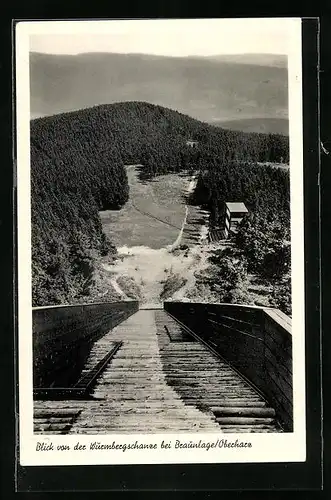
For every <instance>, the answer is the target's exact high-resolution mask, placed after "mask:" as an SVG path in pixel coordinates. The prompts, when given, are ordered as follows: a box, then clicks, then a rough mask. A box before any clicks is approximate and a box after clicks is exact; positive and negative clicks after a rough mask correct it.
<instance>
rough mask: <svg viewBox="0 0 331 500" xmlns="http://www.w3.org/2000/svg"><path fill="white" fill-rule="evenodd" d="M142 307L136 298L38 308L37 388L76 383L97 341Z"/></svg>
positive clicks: (34, 314)
mask: <svg viewBox="0 0 331 500" xmlns="http://www.w3.org/2000/svg"><path fill="white" fill-rule="evenodd" d="M138 308H139V305H138V302H135V301H132V302H131V301H130V302H115V303H101V304H88V305H78V306H60V307H58V306H57V307H42V308H34V309H33V311H32V320H33V381H34V388H38V387H61V386H69V385H71V384H72V383H74V382H75V381H76V380H77V379H78V377H79V375H80V373H81V370H82V368H83V366H84V363H85V361H86V359H87V356H88V354H89V352H90V350H91V347H92V345H93V342H95V341H96V340H97V339H99V338H100V337H102V336H103V335H104V334H106V333H107V332H108V331H109V330H111V329H112V328H114V327H115V326H116V325H118V324H119V323H121V322H122V321H124V320H125V319H126V318H128V317H129V316H131V315H132V314H133V313H134V312H136V311H137V310H138Z"/></svg>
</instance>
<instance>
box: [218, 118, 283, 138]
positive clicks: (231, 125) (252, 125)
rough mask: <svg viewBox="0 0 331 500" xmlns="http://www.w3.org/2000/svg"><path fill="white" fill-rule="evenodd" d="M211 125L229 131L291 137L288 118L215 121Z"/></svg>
mask: <svg viewBox="0 0 331 500" xmlns="http://www.w3.org/2000/svg"><path fill="white" fill-rule="evenodd" d="M211 125H215V126H216V127H222V128H225V129H228V130H240V131H242V132H258V133H270V134H281V135H289V122H288V120H287V119H286V118H246V120H226V121H222V120H220V121H214V122H212V123H211Z"/></svg>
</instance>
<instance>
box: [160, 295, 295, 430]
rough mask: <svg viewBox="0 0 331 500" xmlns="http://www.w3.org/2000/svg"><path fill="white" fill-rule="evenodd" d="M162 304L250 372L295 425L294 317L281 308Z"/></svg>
mask: <svg viewBox="0 0 331 500" xmlns="http://www.w3.org/2000/svg"><path fill="white" fill-rule="evenodd" d="M164 308H165V310H166V311H168V312H169V313H170V314H171V315H172V316H174V317H175V318H176V319H177V320H179V321H180V322H182V323H183V324H184V325H186V326H187V327H188V328H190V329H191V330H192V331H193V332H195V333H196V334H198V335H199V337H200V338H201V339H202V340H204V341H205V342H206V343H207V344H208V345H209V346H210V347H211V348H212V349H214V350H215V351H216V352H217V353H218V354H220V355H221V356H222V357H223V358H224V359H226V360H227V361H228V362H229V363H230V364H231V366H233V368H235V369H236V370H238V371H239V372H240V373H241V374H242V375H243V376H244V377H246V378H247V379H248V380H249V381H250V382H251V383H252V384H253V385H254V386H255V387H256V388H257V389H258V390H259V391H260V392H261V393H262V394H263V395H264V396H265V398H266V399H267V400H268V402H269V404H270V405H271V406H273V407H274V408H275V410H276V412H277V415H278V418H279V419H280V421H281V422H282V424H283V426H284V429H285V430H287V431H292V430H293V394H292V393H293V390H292V335H291V320H290V318H289V317H288V316H286V315H285V314H283V313H281V311H279V310H277V309H271V308H270V309H269V308H268V309H267V308H266V309H264V308H259V307H250V306H241V305H232V304H192V303H181V302H165V304H164Z"/></svg>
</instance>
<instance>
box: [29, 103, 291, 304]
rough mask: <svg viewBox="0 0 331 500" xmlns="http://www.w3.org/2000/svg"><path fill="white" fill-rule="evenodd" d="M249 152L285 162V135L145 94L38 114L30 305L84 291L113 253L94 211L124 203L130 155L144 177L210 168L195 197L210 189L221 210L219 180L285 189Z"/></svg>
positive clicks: (33, 144)
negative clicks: (214, 120) (230, 124)
mask: <svg viewBox="0 0 331 500" xmlns="http://www.w3.org/2000/svg"><path fill="white" fill-rule="evenodd" d="M188 139H193V140H196V141H198V147H197V148H196V149H192V148H190V147H189V146H187V144H186V143H187V140H188ZM252 161H260V162H264V161H271V162H272V161H274V162H282V161H283V162H287V161H288V138H286V137H283V136H278V135H266V134H245V133H241V132H233V131H226V130H223V129H220V128H217V127H213V126H210V125H208V124H205V123H202V122H199V121H198V120H195V119H193V118H190V117H188V116H185V115H182V114H180V113H178V112H176V111H172V110H169V109H166V108H162V107H161V106H154V105H152V104H148V103H141V102H128V103H118V104H112V105H102V106H97V107H94V108H89V109H84V110H81V111H77V112H71V113H65V114H61V115H55V116H51V117H46V118H40V119H37V120H33V121H32V122H31V183H32V186H31V187H32V250H33V304H34V305H35V306H36V305H46V304H56V303H65V302H72V301H74V300H76V299H78V298H80V297H82V296H84V295H86V296H87V297H88V295H89V293H90V287H91V279H92V274H93V269H94V263H95V259H96V258H98V256H100V255H102V254H105V253H107V252H108V251H109V250H111V251H113V252H115V249H114V248H113V247H112V246H111V243H110V242H108V241H107V239H106V237H105V236H104V234H103V232H102V227H101V222H100V218H99V214H98V211H99V210H104V209H110V208H112V209H114V208H115V209H116V208H119V207H121V206H122V205H123V204H124V203H125V202H126V201H127V200H128V196H129V192H128V182H127V176H126V172H125V168H124V165H125V164H138V163H141V164H142V165H143V166H144V168H143V176H145V177H150V176H154V175H157V174H161V173H163V174H164V173H167V172H170V171H179V170H181V169H186V168H189V167H191V168H194V169H201V172H205V171H206V170H207V171H208V173H207V174H205V173H204V175H203V176H201V178H200V180H199V190H198V191H197V196H202V197H203V195H202V194H201V193H202V191H203V189H205V192H206V193H207V192H208V193H209V194H208V195H207V198H208V200H205V199H204V202H207V203H208V204H209V205H210V208H211V209H212V210H213V212H214V213H215V214H216V212H217V210H218V206H219V204H220V203H221V199H220V198H219V197H218V194H217V193H219V192H220V189H222V188H221V184H220V183H222V182H225V183H228V185H231V183H232V181H233V179H235V180H236V181H235V182H236V183H237V184H235V185H236V186H237V185H238V186H240V185H241V188H240V189H241V191H242V192H243V193H244V192H245V193H246V190H247V186H248V185H250V194H249V196H251V197H254V193H258V192H261V193H262V192H264V191H265V189H268V191H269V192H272V193H275V192H276V193H277V194H278V193H281V192H282V189H283V186H285V188H286V186H287V184H286V182H287V181H286V180H285V175H284V176H283V175H282V174H279V173H278V171H275V173H274V174H272V176H273V178H270V179H269V177H268V176H267V177H268V180H263V179H264V173H263V172H264V171H263V167H261V168H260V169H256V170H252V169H254V168H255V167H252V166H250V165H249V164H248V163H249V162H252ZM242 162H246V164H245V165H244V164H243V163H242ZM234 165H236V167H234ZM234 168H235V172H236V173H235V177H233V178H232V177H231V175H232V174H231V172H233V171H234ZM254 172H256V174H255V177H254V176H253V173H254ZM242 176H243V177H242ZM245 176H246V177H245ZM272 176H271V177H272ZM283 177H284V179H283ZM240 178H242V179H244V180H241V181H240ZM245 179H246V180H245ZM254 179H255V180H254ZM240 183H241V184H240ZM257 186H260V188H261V189H260V191H259V190H256V188H257ZM275 186H276V188H277V189H276V188H275ZM200 188H201V189H200ZM231 189H236V188H234V187H233V186H232V187H231ZM240 189H239V188H238V192H240ZM275 189H276V191H275ZM245 196H246V194H245ZM256 196H257V197H258V198H259V200H260V199H262V198H261V196H260V197H259V195H256ZM273 196H274V194H273ZM275 196H276V195H275ZM275 196H274V197H275ZM284 196H285V197H286V196H287V194H286V192H285V194H284ZM243 197H244V194H243ZM245 199H246V198H245ZM259 200H258V201H256V203H260V201H259ZM227 201H228V200H227ZM279 202H280V203H281V204H282V201H281V200H280V201H279ZM254 203H255V202H254Z"/></svg>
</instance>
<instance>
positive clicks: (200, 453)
mask: <svg viewBox="0 0 331 500" xmlns="http://www.w3.org/2000/svg"><path fill="white" fill-rule="evenodd" d="M211 21H212V20H211ZM232 21H233V20H232ZM241 21H243V20H241ZM260 21H261V22H263V19H261V20H260ZM282 21H284V22H288V24H289V31H290V36H291V43H290V51H289V53H288V64H289V117H290V157H291V169H290V173H291V225H292V232H291V239H292V282H293V284H292V287H293V288H292V299H293V319H292V337H293V386H294V432H293V433H284V434H281V433H280V434H237V435H233V434H217V433H213V434H202V433H201V434H180V435H173V434H164V435H156V434H155V435H136V436H132V435H131V436H130V435H123V434H122V435H115V434H114V435H111V436H110V435H97V436H90V435H89V436H86V435H67V436H48V437H47V436H42V437H41V436H34V435H33V399H32V314H31V305H32V304H31V223H30V220H31V218H30V212H31V208H30V163H29V161H30V143H29V132H30V109H29V108H30V103H29V101H30V99H29V96H30V89H29V36H30V35H31V34H37V33H46V34H55V33H86V34H87V35H91V34H92V33H98V34H100V33H107V30H108V28H109V23H110V22H113V21H56V22H50V21H46V22H25V21H22V22H19V23H18V24H17V25H16V92H17V195H18V196H17V200H18V206H17V214H18V286H19V294H18V295H19V296H18V318H19V328H18V334H19V339H18V349H19V415H20V418H19V434H20V436H19V438H20V440H19V442H20V448H19V455H20V464H21V465H23V466H27V465H43V466H44V465H92V464H93V465H99V464H100V465H101V464H158V463H174V464H176V463H177V464H179V463H229V462H231V463H242V462H284V461H286V462H294V461H295V462H303V461H305V459H306V418H305V336H304V332H305V322H304V271H303V270H304V223H303V214H304V211H303V208H304V207H303V149H302V147H303V145H302V70H301V19H299V18H294V19H283V20H282ZM121 22H122V21H121ZM123 22H126V21H123ZM222 438H224V439H227V440H228V442H229V441H235V440H236V439H238V440H240V441H249V442H251V443H252V447H251V448H242V449H239V448H226V447H221V448H220V447H217V448H212V449H209V451H206V450H205V449H200V450H199V449H196V450H195V449H193V450H192V449H175V448H174V447H172V448H171V449H170V450H168V449H162V450H160V448H159V446H160V444H161V442H162V440H165V441H166V442H169V441H171V442H172V445H174V443H175V441H176V439H180V440H181V441H182V442H184V441H195V442H197V441H199V440H200V439H201V441H206V442H207V441H209V442H215V441H216V440H217V439H219V440H221V439H222ZM136 439H137V440H138V441H139V443H158V449H157V450H150V451H148V452H146V451H141V450H130V451H129V450H126V451H125V452H123V451H122V450H114V451H73V450H72V451H69V452H68V451H66V452H61V451H54V452H37V451H36V443H37V442H38V441H39V442H40V441H44V442H52V443H53V444H54V447H56V445H57V444H70V445H71V447H73V446H74V445H75V444H76V443H77V442H78V441H79V442H80V443H81V444H84V443H85V444H86V445H87V448H88V445H89V443H90V442H93V441H100V442H101V441H102V442H103V443H104V444H111V443H112V442H113V441H115V442H116V443H131V442H134V441H135V440H136Z"/></svg>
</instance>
